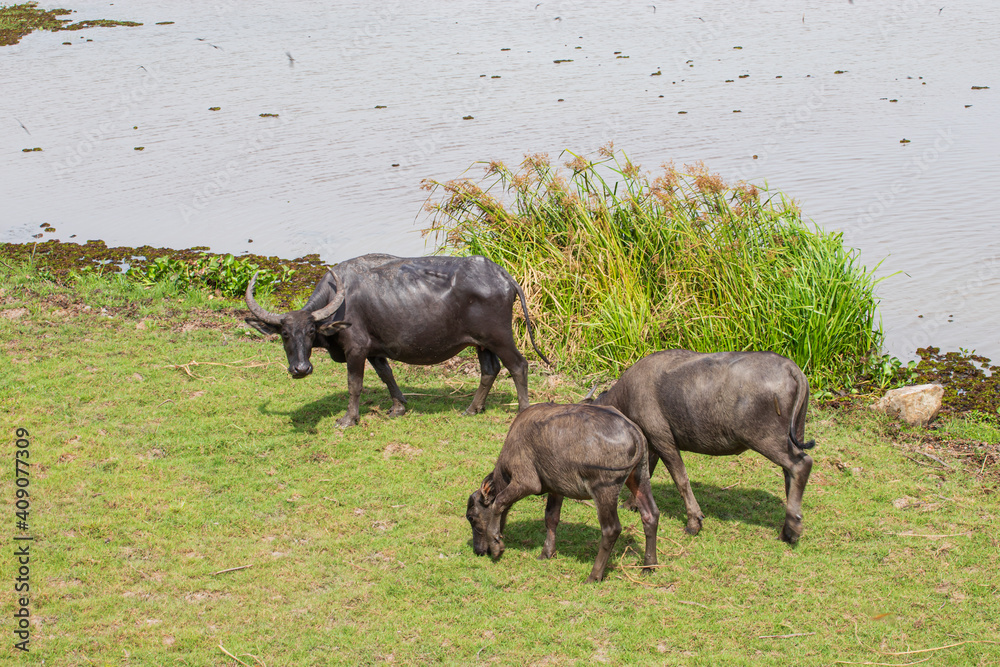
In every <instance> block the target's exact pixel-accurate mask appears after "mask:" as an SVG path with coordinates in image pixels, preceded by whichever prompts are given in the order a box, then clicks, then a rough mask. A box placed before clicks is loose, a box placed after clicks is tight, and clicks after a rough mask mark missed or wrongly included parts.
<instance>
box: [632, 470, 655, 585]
mask: <svg viewBox="0 0 1000 667" xmlns="http://www.w3.org/2000/svg"><path fill="white" fill-rule="evenodd" d="M640 467H641V464H640ZM625 484H627V485H628V488H629V491H631V492H632V496H633V497H634V498H635V502H636V505H637V506H638V509H639V518H640V519H642V532H643V533H644V534H645V535H646V555H645V557H644V558H643V560H642V564H643V565H645V566H647V567H646V568H644V569H643V573H647V572H650V571H652V570H651V568H650V567H649V566H651V565H656V531H657V527H658V526H659V523H660V510H659V508H658V507H657V506H656V501H655V500H654V499H653V489H652V487H650V484H649V475H648V474H647V475H643V474H641V473H640V472H638V468H637V469H636V470H633V471H632V473H631V474H630V475H629V476H628V479H626V480H625Z"/></svg>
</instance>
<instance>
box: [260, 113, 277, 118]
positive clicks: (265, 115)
mask: <svg viewBox="0 0 1000 667" xmlns="http://www.w3.org/2000/svg"><path fill="white" fill-rule="evenodd" d="M260 117H261V118H277V117H278V114H276V113H262V114H261V115H260Z"/></svg>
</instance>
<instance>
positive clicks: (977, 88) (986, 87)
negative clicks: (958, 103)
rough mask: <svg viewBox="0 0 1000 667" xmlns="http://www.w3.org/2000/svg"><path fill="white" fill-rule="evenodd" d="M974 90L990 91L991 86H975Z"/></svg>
mask: <svg viewBox="0 0 1000 667" xmlns="http://www.w3.org/2000/svg"><path fill="white" fill-rule="evenodd" d="M972 89H973V90H989V89H990V87H989V86H973V87H972Z"/></svg>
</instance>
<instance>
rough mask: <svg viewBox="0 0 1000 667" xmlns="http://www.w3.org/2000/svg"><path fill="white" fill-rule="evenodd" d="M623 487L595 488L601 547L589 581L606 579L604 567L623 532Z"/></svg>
mask: <svg viewBox="0 0 1000 667" xmlns="http://www.w3.org/2000/svg"><path fill="white" fill-rule="evenodd" d="M620 489H621V487H616V486H604V487H602V488H600V489H594V491H595V493H594V494H593V495H594V505H596V506H597V520H598V522H599V523H600V524H601V547H600V549H598V550H597V560H595V561H594V569H593V570H591V571H590V576H589V577H587V583H588V584H590V583H593V582H595V581H601V580H602V579H604V569H605V568H606V567H607V565H608V558H609V557H610V556H611V550H612V549H613V548H614V546H615V542H617V541H618V536H619V535H621V532H622V524H621V521H619V520H618V491H619V490H620Z"/></svg>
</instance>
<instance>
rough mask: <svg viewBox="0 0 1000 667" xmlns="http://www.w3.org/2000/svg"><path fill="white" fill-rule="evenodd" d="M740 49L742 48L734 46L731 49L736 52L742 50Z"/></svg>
mask: <svg viewBox="0 0 1000 667" xmlns="http://www.w3.org/2000/svg"><path fill="white" fill-rule="evenodd" d="M742 48H743V47H742V46H734V47H733V49H734V50H736V51H739V50H740V49H742Z"/></svg>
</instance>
